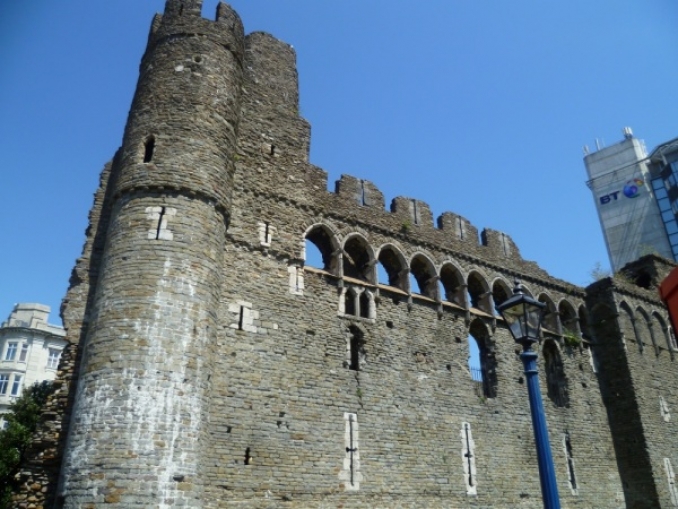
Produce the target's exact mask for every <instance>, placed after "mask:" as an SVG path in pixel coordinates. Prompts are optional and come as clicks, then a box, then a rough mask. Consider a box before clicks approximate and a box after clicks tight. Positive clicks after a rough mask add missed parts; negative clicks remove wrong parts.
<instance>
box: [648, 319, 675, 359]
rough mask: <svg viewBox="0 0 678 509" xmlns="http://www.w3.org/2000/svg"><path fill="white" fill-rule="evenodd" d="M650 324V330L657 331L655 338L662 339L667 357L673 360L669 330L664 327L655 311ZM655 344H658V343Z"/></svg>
mask: <svg viewBox="0 0 678 509" xmlns="http://www.w3.org/2000/svg"><path fill="white" fill-rule="evenodd" d="M652 324H653V326H652V329H653V330H655V331H657V336H659V337H660V338H662V339H663V343H664V344H665V345H666V349H667V350H668V351H669V355H671V358H672V359H673V343H672V340H671V334H670V333H671V329H670V328H669V327H668V326H667V325H666V322H665V321H664V319H663V318H662V317H661V315H660V314H659V313H657V312H656V311H654V312H653V313H652ZM657 343H659V341H658V342H657Z"/></svg>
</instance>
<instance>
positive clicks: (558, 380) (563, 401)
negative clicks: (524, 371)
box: [542, 339, 570, 407]
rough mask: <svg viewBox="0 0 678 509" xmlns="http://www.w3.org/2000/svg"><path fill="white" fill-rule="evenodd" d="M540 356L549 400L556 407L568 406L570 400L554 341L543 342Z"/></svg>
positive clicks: (561, 363) (558, 352) (561, 361)
mask: <svg viewBox="0 0 678 509" xmlns="http://www.w3.org/2000/svg"><path fill="white" fill-rule="evenodd" d="M542 356H543V357H544V371H545V373H546V392H547V395H548V397H549V399H550V400H551V401H553V403H554V404H555V405H556V406H558V407H567V406H569V405H570V399H569V395H568V391H567V379H566V378H565V370H564V369H563V360H562V358H561V356H560V351H559V350H558V345H556V342H555V341H554V340H552V339H547V340H546V341H544V348H543V350H542Z"/></svg>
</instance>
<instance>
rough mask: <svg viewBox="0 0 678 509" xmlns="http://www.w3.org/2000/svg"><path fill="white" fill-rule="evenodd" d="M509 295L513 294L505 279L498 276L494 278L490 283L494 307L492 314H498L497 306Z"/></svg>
mask: <svg viewBox="0 0 678 509" xmlns="http://www.w3.org/2000/svg"><path fill="white" fill-rule="evenodd" d="M511 295H513V291H512V290H511V288H510V287H509V285H508V283H507V282H506V281H504V280H503V279H502V278H500V277H498V278H497V279H495V280H494V282H493V283H492V300H493V301H494V309H493V310H492V311H493V314H494V315H496V316H499V312H498V311H497V306H498V305H500V304H501V303H502V302H504V301H506V300H508V299H509V298H510V297H511Z"/></svg>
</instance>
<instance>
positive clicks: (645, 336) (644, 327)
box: [636, 307, 659, 355]
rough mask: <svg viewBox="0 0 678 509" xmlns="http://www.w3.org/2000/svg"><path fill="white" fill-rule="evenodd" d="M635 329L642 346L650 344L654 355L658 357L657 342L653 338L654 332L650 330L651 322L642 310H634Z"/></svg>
mask: <svg viewBox="0 0 678 509" xmlns="http://www.w3.org/2000/svg"><path fill="white" fill-rule="evenodd" d="M636 317H637V323H636V329H637V330H638V332H639V333H640V337H641V340H642V342H643V343H644V344H652V348H653V349H654V353H655V355H659V348H658V345H657V340H656V338H655V336H654V330H653V328H652V322H651V320H650V317H649V316H648V314H647V313H646V312H645V310H644V309H643V308H640V307H639V308H637V309H636Z"/></svg>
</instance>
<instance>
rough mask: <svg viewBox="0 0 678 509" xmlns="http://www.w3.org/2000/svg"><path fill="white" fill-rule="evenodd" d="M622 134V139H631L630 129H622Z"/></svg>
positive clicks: (631, 132)
mask: <svg viewBox="0 0 678 509" xmlns="http://www.w3.org/2000/svg"><path fill="white" fill-rule="evenodd" d="M622 132H623V133H624V138H626V139H627V140H630V139H631V138H633V131H632V130H631V128H630V127H625V128H624V129H622Z"/></svg>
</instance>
